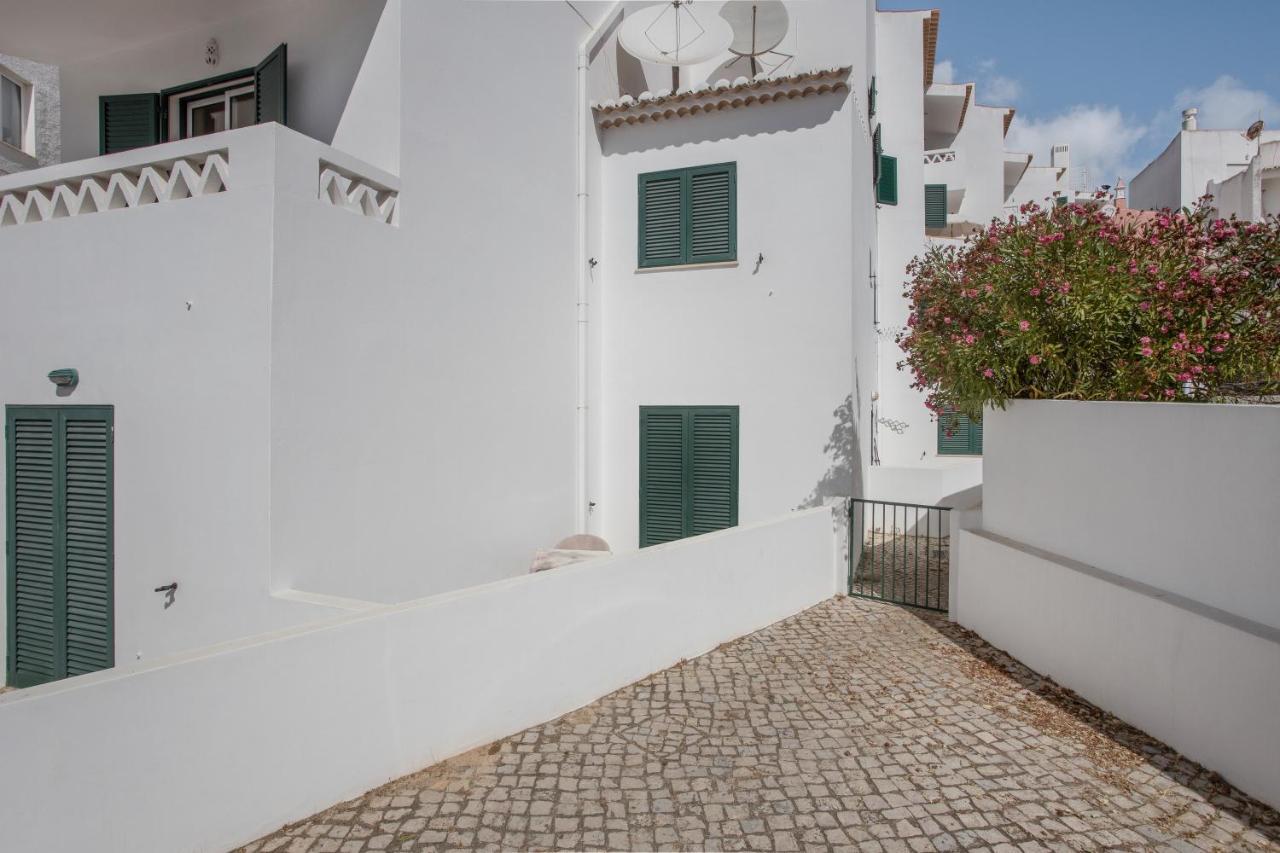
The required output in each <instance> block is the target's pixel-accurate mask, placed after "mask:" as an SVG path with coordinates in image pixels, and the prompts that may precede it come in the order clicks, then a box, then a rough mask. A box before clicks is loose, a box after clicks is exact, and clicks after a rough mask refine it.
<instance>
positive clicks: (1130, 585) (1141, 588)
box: [966, 504, 1280, 646]
mask: <svg viewBox="0 0 1280 853" xmlns="http://www.w3.org/2000/svg"><path fill="white" fill-rule="evenodd" d="M979 505H981V504H979ZM966 532H968V533H969V534H970V535H972V536H976V537H977V538H979V539H985V540H987V541H989V542H994V543H996V544H997V545H1003V546H1004V547H1006V548H1010V549H1012V550H1014V551H1019V552H1021V553H1023V554H1028V555H1030V556H1032V557H1037V558H1039V559H1041V560H1044V561H1046V562H1049V563H1053V564H1054V565H1057V566H1060V567H1062V568H1064V569H1067V570H1069V571H1073V572H1079V573H1080V574H1083V575H1088V576H1089V577H1091V578H1094V579H1095V580H1100V581H1104V582H1106V583H1109V584H1114V585H1115V586H1118V587H1122V588H1124V589H1127V590H1129V591H1130V592H1136V593H1138V594H1139V595H1144V596H1146V597H1148V598H1154V599H1156V600H1158V601H1162V602H1164V603H1165V604H1168V605H1169V606H1171V607H1176V608H1178V609H1179V610H1185V611H1186V612H1188V613H1192V614H1194V615H1196V616H1200V617H1202V618H1204V619H1209V620H1211V621H1213V622H1217V623H1219V624H1221V625H1225V626H1227V627H1228V628H1234V629H1235V630H1237V631H1243V632H1245V633H1246V634H1252V635H1253V636H1255V637H1258V638H1259V639H1262V640H1267V641H1268V642H1271V643H1275V644H1276V645H1277V646H1280V628H1273V627H1271V626H1270V625H1264V624H1262V623H1261V622H1255V621H1254V620H1252V619H1247V618H1245V617H1244V616H1238V615H1236V614H1234V613H1229V612H1227V611H1226V610H1222V609H1221V608H1218V607H1214V606H1212V605H1209V604H1204V603H1203V602H1200V601H1196V600H1194V599H1191V598H1187V597H1186V596H1185V595H1179V594H1178V593H1176V592H1170V591H1169V590H1167V589H1161V588H1160V587H1157V586H1152V585H1151V584H1148V583H1144V582H1142V581H1138V580H1134V579H1132V578H1126V577H1124V576H1123V575H1118V574H1116V573H1114V572H1109V571H1107V570H1106V569H1100V568H1098V567H1097V566H1091V565H1089V564H1087V563H1082V562H1080V561H1079V560H1073V559H1071V558H1070V557H1064V556H1062V555H1061V554H1055V553H1053V552H1052V551H1046V550H1044V549H1043V548H1036V547H1035V546H1033V545H1028V544H1026V543H1025V542H1019V541H1017V540H1016V539H1010V538H1008V537H1007V536H1000V535H999V534H996V533H991V532H989V531H986V530H969V531H966Z"/></svg>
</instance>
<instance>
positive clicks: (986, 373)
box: [982, 367, 996, 379]
mask: <svg viewBox="0 0 1280 853" xmlns="http://www.w3.org/2000/svg"><path fill="white" fill-rule="evenodd" d="M982 375H983V376H985V377H986V378H987V379H990V378H991V377H993V376H995V375H996V372H995V371H994V370H992V369H991V368H990V367H988V368H987V369H986V370H984V371H982Z"/></svg>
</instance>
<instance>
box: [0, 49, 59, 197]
mask: <svg viewBox="0 0 1280 853" xmlns="http://www.w3.org/2000/svg"><path fill="white" fill-rule="evenodd" d="M61 121H62V110H61V106H60V96H59V87H58V68H57V66H56V65H48V64H46V63H43V62H32V61H31V60H29V59H23V58H21V57H17V56H9V55H7V54H3V53H0V175H11V174H13V173H14V172H21V171H23V170H25V169H34V168H36V167H37V166H48V165H49V164H51V163H57V162H58V160H59V159H60V157H61V150H60V149H61V146H62V132H61V126H60V125H61Z"/></svg>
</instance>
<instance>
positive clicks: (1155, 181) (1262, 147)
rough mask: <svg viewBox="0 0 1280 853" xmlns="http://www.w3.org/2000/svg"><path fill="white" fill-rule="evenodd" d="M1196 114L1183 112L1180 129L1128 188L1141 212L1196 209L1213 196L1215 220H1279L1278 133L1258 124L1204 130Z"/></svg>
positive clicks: (1279, 159)
mask: <svg viewBox="0 0 1280 853" xmlns="http://www.w3.org/2000/svg"><path fill="white" fill-rule="evenodd" d="M1197 116H1198V110H1196V109H1195V108H1191V109H1187V110H1184V111H1183V113H1182V128H1181V130H1179V131H1178V134H1177V135H1176V136H1174V137H1173V139H1172V140H1171V141H1170V142H1169V145H1168V146H1167V147H1166V148H1165V150H1164V151H1162V152H1161V153H1160V155H1159V156H1158V157H1156V158H1155V159H1154V160H1152V161H1151V162H1150V163H1148V164H1147V166H1146V167H1145V168H1144V169H1143V170H1142V171H1141V172H1139V173H1138V174H1137V176H1135V177H1134V178H1133V180H1132V181H1131V182H1130V183H1129V204H1130V206H1131V207H1133V208H1135V209H1140V210H1159V209H1162V208H1166V207H1167V208H1172V209H1174V210H1177V209H1180V208H1183V207H1194V206H1195V205H1196V204H1197V202H1198V201H1199V199H1200V198H1202V197H1203V196H1205V195H1211V196H1213V198H1214V201H1213V206H1214V208H1215V209H1216V211H1217V215H1219V216H1230V215H1232V214H1234V215H1236V216H1238V217H1240V218H1242V219H1259V218H1261V217H1263V216H1269V215H1274V214H1280V131H1275V130H1266V129H1264V128H1263V127H1262V123H1261V122H1258V123H1256V124H1255V125H1253V126H1252V127H1250V128H1248V129H1245V130H1202V129H1200V128H1199V126H1198V118H1197Z"/></svg>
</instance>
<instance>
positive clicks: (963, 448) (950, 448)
mask: <svg viewBox="0 0 1280 853" xmlns="http://www.w3.org/2000/svg"><path fill="white" fill-rule="evenodd" d="M938 454H939V455H941V456H981V455H982V422H981V421H973V420H970V419H969V418H968V417H967V416H965V415H961V414H956V413H954V412H947V413H944V414H942V415H941V416H940V417H939V418H938Z"/></svg>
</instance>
